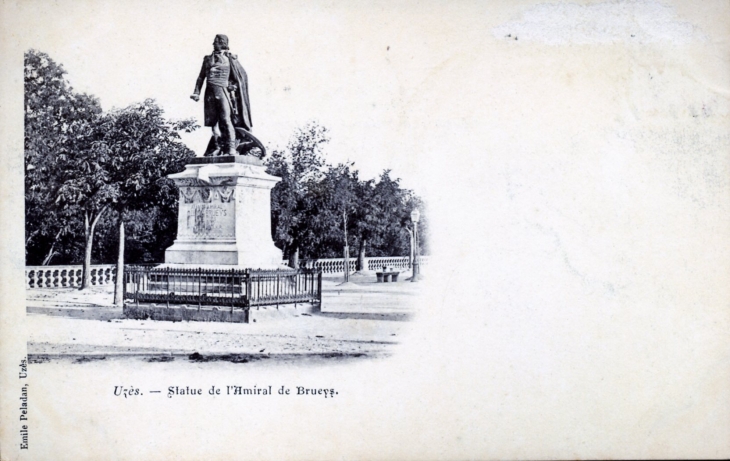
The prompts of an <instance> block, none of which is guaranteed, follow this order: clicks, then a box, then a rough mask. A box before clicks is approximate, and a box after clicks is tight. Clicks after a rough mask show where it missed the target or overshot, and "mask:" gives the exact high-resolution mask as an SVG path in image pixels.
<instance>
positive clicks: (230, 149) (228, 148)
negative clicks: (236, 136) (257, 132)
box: [223, 141, 238, 155]
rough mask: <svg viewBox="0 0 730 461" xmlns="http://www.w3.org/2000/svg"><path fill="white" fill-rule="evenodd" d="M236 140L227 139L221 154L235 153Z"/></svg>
mask: <svg viewBox="0 0 730 461" xmlns="http://www.w3.org/2000/svg"><path fill="white" fill-rule="evenodd" d="M237 153H238V152H236V141H228V142H226V143H225V153H224V154H223V155H236V154H237Z"/></svg>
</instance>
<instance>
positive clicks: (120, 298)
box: [114, 212, 124, 307]
mask: <svg viewBox="0 0 730 461" xmlns="http://www.w3.org/2000/svg"><path fill="white" fill-rule="evenodd" d="M114 305H115V306H117V307H122V306H123V305H124V220H122V213H121V212H120V213H119V255H118V256H117V276H116V281H115V284H114Z"/></svg>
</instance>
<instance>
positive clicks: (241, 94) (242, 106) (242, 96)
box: [195, 53, 253, 131]
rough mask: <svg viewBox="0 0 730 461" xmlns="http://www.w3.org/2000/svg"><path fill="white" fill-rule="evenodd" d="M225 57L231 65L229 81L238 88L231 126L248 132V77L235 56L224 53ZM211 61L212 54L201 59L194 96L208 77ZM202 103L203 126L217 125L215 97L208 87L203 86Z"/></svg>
mask: <svg viewBox="0 0 730 461" xmlns="http://www.w3.org/2000/svg"><path fill="white" fill-rule="evenodd" d="M226 56H228V60H229V61H230V63H231V74H230V77H229V81H231V82H235V83H236V86H237V87H238V89H237V90H236V106H237V107H238V114H237V115H234V116H233V126H236V127H243V128H245V129H246V130H249V131H250V130H251V127H252V126H253V123H252V122H251V106H250V104H249V102H248V76H247V75H246V71H245V70H243V66H241V63H239V62H238V59H237V57H236V55H234V54H231V53H226ZM212 61H213V55H212V54H210V55H208V56H206V57H204V58H203V67H202V68H201V69H200V75H198V81H197V82H196V83H195V94H200V89H201V88H202V87H203V81H204V80H205V77H206V76H207V75H208V69H209V68H210V65H211V62H212ZM229 94H230V93H229ZM203 102H204V108H203V111H204V114H205V126H213V125H215V124H216V123H218V111H217V110H216V102H215V96H214V95H213V90H212V89H211V88H210V85H206V86H205V95H204V96H203Z"/></svg>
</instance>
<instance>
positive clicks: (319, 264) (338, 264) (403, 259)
mask: <svg viewBox="0 0 730 461" xmlns="http://www.w3.org/2000/svg"><path fill="white" fill-rule="evenodd" d="M365 260H366V261H367V268H368V270H371V271H376V270H380V269H382V268H383V266H387V267H393V268H395V269H404V270H406V269H410V261H409V258H408V256H387V257H375V258H365ZM419 261H420V263H421V266H424V265H426V264H428V256H420V257H419ZM356 265H357V258H350V272H354V271H355V268H356ZM302 266H306V267H309V268H317V269H322V272H323V273H325V274H337V273H339V274H342V273H344V272H345V259H344V258H322V259H314V260H308V261H306V262H303V263H302Z"/></svg>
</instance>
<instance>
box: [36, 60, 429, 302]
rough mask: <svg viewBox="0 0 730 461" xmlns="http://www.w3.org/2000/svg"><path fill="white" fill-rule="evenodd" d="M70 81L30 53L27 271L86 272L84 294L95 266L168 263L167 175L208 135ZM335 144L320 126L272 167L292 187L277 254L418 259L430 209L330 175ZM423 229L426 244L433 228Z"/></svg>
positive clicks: (275, 216) (337, 169)
mask: <svg viewBox="0 0 730 461" xmlns="http://www.w3.org/2000/svg"><path fill="white" fill-rule="evenodd" d="M65 74H66V72H65V70H64V69H63V67H62V66H61V65H60V64H57V63H55V62H54V61H53V60H52V59H51V58H50V57H49V56H48V55H46V54H45V53H42V52H38V51H35V50H30V51H29V52H27V53H26V54H25V211H26V245H25V246H26V263H27V264H29V265H39V264H43V265H46V264H51V263H53V264H78V263H79V262H83V264H84V281H83V284H82V288H84V287H86V286H88V284H89V280H88V274H89V266H90V264H91V261H92V259H93V260H95V261H96V262H107V263H108V262H111V261H114V260H116V261H117V263H118V264H119V265H120V266H119V268H118V270H119V271H120V272H121V265H122V264H123V261H124V260H125V259H126V261H128V262H132V263H137V262H161V261H163V260H164V250H165V249H166V248H167V247H169V246H170V245H171V244H172V242H173V240H174V238H175V235H176V233H177V199H178V192H177V189H176V187H175V185H174V183H173V182H172V181H171V180H169V179H167V178H166V176H167V175H169V174H171V173H175V172H179V171H182V170H183V169H184V165H185V163H186V162H187V161H188V159H190V158H191V157H193V156H194V155H195V154H194V153H193V152H192V151H191V150H190V149H189V148H187V147H186V146H185V144H183V143H182V141H181V139H180V133H182V132H191V131H193V130H195V129H196V128H198V126H197V125H196V123H195V122H194V121H193V120H181V121H170V120H167V119H166V118H165V117H164V116H163V111H162V109H161V108H160V107H159V106H158V105H157V104H156V103H155V101H154V100H151V99H148V100H145V101H144V102H142V103H137V104H132V105H130V106H128V107H126V108H123V109H114V110H111V111H108V112H103V111H102V110H101V107H100V105H99V101H98V100H97V99H96V98H95V97H93V96H90V95H87V94H82V93H78V92H76V91H74V89H73V88H72V87H71V86H70V85H69V84H68V81H67V80H66V78H65ZM328 141H329V138H328V136H327V132H326V129H325V128H323V127H321V126H318V125H316V124H310V125H308V126H306V127H305V128H303V129H301V130H298V131H297V133H296V134H295V135H294V136H293V138H292V140H291V142H290V143H289V145H288V146H287V147H286V148H284V149H281V150H275V151H273V153H272V155H271V156H270V157H269V159H268V160H267V170H268V172H269V173H270V174H273V175H276V176H280V177H281V178H282V181H281V182H280V183H279V184H277V186H276V187H275V188H274V190H273V191H272V229H273V238H274V241H275V243H276V244H277V246H279V247H280V248H282V250H283V251H284V253H285V256H286V257H288V258H289V259H290V262H291V264H292V265H296V264H297V260H298V258H300V257H303V258H324V257H341V256H342V255H343V253H344V254H349V249H350V248H356V249H357V252H358V255H359V256H360V259H361V260H362V258H364V257H365V255H366V254H367V255H370V256H381V255H383V256H391V255H404V254H408V252H409V249H410V239H409V233H410V232H411V229H410V227H409V226H410V225H411V224H410V221H409V213H410V212H411V210H413V209H414V208H416V207H418V208H422V203H421V201H420V200H419V198H418V197H416V196H415V195H414V194H413V193H412V192H411V191H408V190H405V189H402V188H401V187H400V184H399V181H398V180H397V179H393V178H391V176H390V172H389V171H384V172H383V173H382V174H381V175H380V177H379V178H378V179H377V180H372V179H371V180H362V179H360V178H359V173H358V171H357V169H355V167H354V164H352V163H347V164H339V165H328V164H327V163H326V162H325V154H324V147H325V146H326V145H327V142H328ZM420 226H421V227H419V231H420V232H421V233H422V235H423V233H424V232H426V231H427V228H426V227H427V226H426V221H425V220H423V219H422V221H421V223H420ZM125 234H126V236H127V238H126V239H125ZM125 240H126V242H127V245H126V248H125ZM424 240H426V239H424ZM95 242H96V244H95ZM422 251H423V250H422ZM120 281H121V280H120ZM118 291H119V292H120V291H121V290H118Z"/></svg>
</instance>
